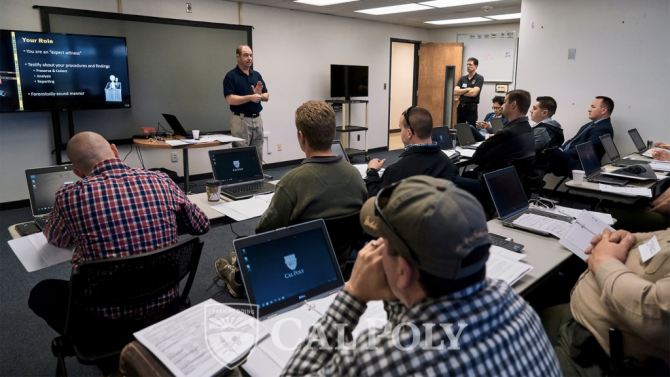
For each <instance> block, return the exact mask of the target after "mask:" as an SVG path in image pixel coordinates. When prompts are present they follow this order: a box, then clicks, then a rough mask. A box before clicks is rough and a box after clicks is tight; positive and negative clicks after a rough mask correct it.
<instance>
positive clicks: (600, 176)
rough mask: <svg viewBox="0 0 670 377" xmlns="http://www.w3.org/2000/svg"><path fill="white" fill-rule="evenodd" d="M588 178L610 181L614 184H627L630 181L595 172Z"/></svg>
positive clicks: (603, 181)
mask: <svg viewBox="0 0 670 377" xmlns="http://www.w3.org/2000/svg"><path fill="white" fill-rule="evenodd" d="M588 180H589V181H593V182H601V183H610V184H613V185H625V184H626V183H628V180H627V179H621V178H615V177H610V176H607V175H604V174H603V173H598V174H594V175H592V176H590V177H588Z"/></svg>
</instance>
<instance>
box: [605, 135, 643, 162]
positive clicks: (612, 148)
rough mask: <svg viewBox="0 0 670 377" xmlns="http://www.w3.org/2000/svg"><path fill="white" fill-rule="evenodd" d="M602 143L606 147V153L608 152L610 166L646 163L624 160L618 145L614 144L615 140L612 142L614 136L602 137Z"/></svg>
mask: <svg viewBox="0 0 670 377" xmlns="http://www.w3.org/2000/svg"><path fill="white" fill-rule="evenodd" d="M600 141H601V142H602V143H603V147H605V152H607V157H609V159H610V164H612V165H614V166H631V165H638V164H642V163H644V161H638V160H624V159H622V158H621V155H619V150H618V149H617V147H616V144H614V140H612V135H610V134H605V135H602V136H600Z"/></svg>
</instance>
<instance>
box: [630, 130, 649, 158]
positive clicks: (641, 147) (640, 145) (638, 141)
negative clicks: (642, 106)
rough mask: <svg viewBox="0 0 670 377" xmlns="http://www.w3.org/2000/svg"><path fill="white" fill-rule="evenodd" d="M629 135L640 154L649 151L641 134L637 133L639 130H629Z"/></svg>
mask: <svg viewBox="0 0 670 377" xmlns="http://www.w3.org/2000/svg"><path fill="white" fill-rule="evenodd" d="M628 135H630V138H631V139H633V144H635V148H637V151H638V152H640V153H642V152H644V151H646V150H647V146H646V145H645V144H644V141H643V140H642V137H641V136H640V133H639V132H637V128H633V129H632V130H628Z"/></svg>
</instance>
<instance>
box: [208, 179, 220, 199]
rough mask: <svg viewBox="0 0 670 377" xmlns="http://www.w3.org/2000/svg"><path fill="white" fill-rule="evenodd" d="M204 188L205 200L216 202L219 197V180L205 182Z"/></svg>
mask: <svg viewBox="0 0 670 377" xmlns="http://www.w3.org/2000/svg"><path fill="white" fill-rule="evenodd" d="M205 188H206V189H207V200H208V201H210V202H218V201H219V199H221V182H219V181H217V180H211V181H207V182H205Z"/></svg>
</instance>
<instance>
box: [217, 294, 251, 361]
mask: <svg viewBox="0 0 670 377" xmlns="http://www.w3.org/2000/svg"><path fill="white" fill-rule="evenodd" d="M204 312H205V326H204V335H205V343H206V344H207V349H208V350H209V352H210V354H211V355H212V356H214V358H215V359H216V360H217V361H218V362H220V363H221V364H222V365H224V366H225V367H226V368H228V369H235V368H237V367H238V366H239V365H240V364H241V363H242V362H244V361H245V360H246V357H243V356H244V355H245V354H246V353H247V352H248V353H249V355H251V352H253V351H254V350H255V349H256V343H257V342H258V330H259V329H258V324H259V322H258V305H255V304H233V303H228V304H225V305H224V304H218V303H217V304H206V305H205V306H204Z"/></svg>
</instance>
